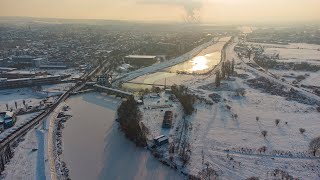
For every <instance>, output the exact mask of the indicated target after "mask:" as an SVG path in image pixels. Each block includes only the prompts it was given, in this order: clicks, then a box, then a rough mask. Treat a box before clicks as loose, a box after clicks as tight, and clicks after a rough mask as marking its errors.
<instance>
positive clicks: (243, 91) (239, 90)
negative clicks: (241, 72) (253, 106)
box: [235, 88, 246, 96]
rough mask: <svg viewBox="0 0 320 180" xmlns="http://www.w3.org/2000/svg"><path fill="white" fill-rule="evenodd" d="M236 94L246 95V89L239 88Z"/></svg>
mask: <svg viewBox="0 0 320 180" xmlns="http://www.w3.org/2000/svg"><path fill="white" fill-rule="evenodd" d="M235 92H236V96H245V94H246V90H245V89H244V88H238V89H236V91H235Z"/></svg>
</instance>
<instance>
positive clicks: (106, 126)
mask: <svg viewBox="0 0 320 180" xmlns="http://www.w3.org/2000/svg"><path fill="white" fill-rule="evenodd" d="M67 103H68V105H69V106H70V107H71V111H72V113H73V117H72V118H71V119H70V120H68V121H67V123H66V124H65V128H64V130H63V156H64V160H65V162H66V163H67V166H68V167H69V170H70V175H71V179H77V180H88V179H92V180H94V179H121V180H122V179H123V180H127V179H139V180H144V179H152V180H162V179H163V180H165V179H182V177H181V176H180V175H179V174H178V173H177V172H175V171H174V170H172V169H170V168H168V167H166V166H164V165H162V164H161V163H160V162H158V161H157V160H156V159H154V158H153V157H152V155H151V154H150V153H149V152H148V151H147V150H145V149H142V148H137V147H136V146H135V145H134V144H133V143H132V142H130V141H129V140H127V139H126V138H125V137H124V135H123V134H122V133H121V132H119V130H118V128H117V123H116V122H115V121H114V119H115V113H116V108H117V105H118V103H119V101H118V100H116V99H114V98H109V97H107V96H103V95H101V94H99V93H89V94H83V95H79V96H74V97H71V98H70V99H69V100H68V101H67Z"/></svg>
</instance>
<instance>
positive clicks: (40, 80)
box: [0, 75, 68, 89]
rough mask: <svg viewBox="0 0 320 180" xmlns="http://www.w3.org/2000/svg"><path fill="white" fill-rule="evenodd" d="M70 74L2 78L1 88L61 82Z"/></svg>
mask: <svg viewBox="0 0 320 180" xmlns="http://www.w3.org/2000/svg"><path fill="white" fill-rule="evenodd" d="M67 77H68V76H60V75H55V76H44V77H36V78H21V79H7V80H5V79H2V80H1V81H0V89H13V88H22V87H31V86H40V85H48V84H56V83H60V82H61V80H62V79H64V78H67Z"/></svg>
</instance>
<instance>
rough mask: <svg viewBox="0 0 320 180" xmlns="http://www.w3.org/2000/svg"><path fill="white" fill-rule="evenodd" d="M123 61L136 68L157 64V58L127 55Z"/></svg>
mask: <svg viewBox="0 0 320 180" xmlns="http://www.w3.org/2000/svg"><path fill="white" fill-rule="evenodd" d="M124 61H125V62H126V63H128V64H131V65H134V66H138V67H142V66H150V65H152V64H154V63H156V62H157V56H146V55H128V56H126V57H124Z"/></svg>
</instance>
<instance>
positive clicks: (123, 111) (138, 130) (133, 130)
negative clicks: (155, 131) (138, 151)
mask: <svg viewBox="0 0 320 180" xmlns="http://www.w3.org/2000/svg"><path fill="white" fill-rule="evenodd" d="M117 113H118V120H119V123H120V128H121V130H122V131H123V132H124V134H125V136H126V137H127V138H128V139H130V140H131V141H133V142H134V143H135V144H136V145H137V146H141V147H144V146H146V145H147V138H146V134H147V130H146V128H144V126H143V124H142V122H141V119H142V114H141V111H140V110H139V108H138V105H137V102H136V101H135V100H134V98H133V97H130V98H128V99H127V101H123V102H122V103H121V105H120V107H119V108H118V112H117Z"/></svg>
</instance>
